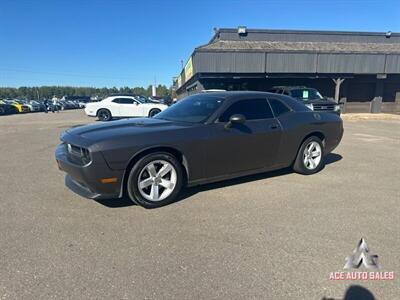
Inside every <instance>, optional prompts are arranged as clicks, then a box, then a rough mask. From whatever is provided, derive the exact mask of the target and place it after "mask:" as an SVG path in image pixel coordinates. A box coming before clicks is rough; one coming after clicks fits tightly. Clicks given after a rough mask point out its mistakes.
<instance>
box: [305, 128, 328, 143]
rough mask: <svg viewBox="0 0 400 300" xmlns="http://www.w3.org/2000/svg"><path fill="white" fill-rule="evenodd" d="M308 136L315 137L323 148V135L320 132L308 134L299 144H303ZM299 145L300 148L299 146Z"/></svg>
mask: <svg viewBox="0 0 400 300" xmlns="http://www.w3.org/2000/svg"><path fill="white" fill-rule="evenodd" d="M310 136H316V137H317V138H319V139H320V140H321V141H322V144H323V145H324V146H325V135H324V134H323V133H322V132H319V131H314V132H311V133H309V134H308V135H307V136H306V137H305V138H304V139H303V140H302V141H301V144H303V142H304V141H305V140H306V139H308V138H309V137H310ZM301 144H300V146H301Z"/></svg>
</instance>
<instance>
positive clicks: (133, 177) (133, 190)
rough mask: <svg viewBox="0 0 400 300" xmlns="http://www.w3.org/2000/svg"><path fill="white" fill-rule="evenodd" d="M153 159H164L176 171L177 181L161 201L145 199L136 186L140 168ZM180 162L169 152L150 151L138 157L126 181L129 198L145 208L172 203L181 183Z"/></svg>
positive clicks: (181, 170)
mask: <svg viewBox="0 0 400 300" xmlns="http://www.w3.org/2000/svg"><path fill="white" fill-rule="evenodd" d="M154 160H165V161H167V162H169V163H171V164H172V165H173V166H174V168H175V171H176V175H177V182H176V186H175V189H174V191H173V192H172V193H171V195H169V196H168V197H167V198H165V199H164V200H162V201H154V202H153V201H149V200H147V199H145V198H144V197H143V196H142V195H141V194H140V191H139V188H138V186H137V182H138V177H139V175H140V172H141V171H142V169H143V168H144V167H145V166H146V165H147V164H148V163H150V162H152V161H154ZM182 168H183V167H182V164H181V163H180V162H179V161H178V160H177V159H176V158H175V157H174V156H173V155H172V154H170V153H167V152H155V153H150V154H148V155H146V156H144V157H142V158H141V159H139V160H138V161H137V162H136V164H135V165H134V166H133V167H132V169H131V171H130V173H129V177H128V181H127V183H126V184H127V186H126V190H127V192H128V196H129V198H130V199H131V200H132V201H133V202H134V203H135V204H138V205H140V206H143V207H145V208H156V207H161V206H164V205H167V204H170V203H172V202H173V201H174V200H175V199H176V197H177V196H178V194H179V192H180V190H181V188H182V185H183V169H182Z"/></svg>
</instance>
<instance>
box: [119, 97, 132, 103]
mask: <svg viewBox="0 0 400 300" xmlns="http://www.w3.org/2000/svg"><path fill="white" fill-rule="evenodd" d="M119 103H121V104H133V103H135V100H133V99H129V98H119Z"/></svg>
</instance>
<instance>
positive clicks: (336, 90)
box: [332, 78, 344, 103]
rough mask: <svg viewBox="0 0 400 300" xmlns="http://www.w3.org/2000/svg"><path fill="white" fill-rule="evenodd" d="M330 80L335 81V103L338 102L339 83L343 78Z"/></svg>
mask: <svg viewBox="0 0 400 300" xmlns="http://www.w3.org/2000/svg"><path fill="white" fill-rule="evenodd" d="M332 80H333V82H334V83H335V101H336V103H339V95H340V85H341V84H342V83H343V81H344V78H336V79H332Z"/></svg>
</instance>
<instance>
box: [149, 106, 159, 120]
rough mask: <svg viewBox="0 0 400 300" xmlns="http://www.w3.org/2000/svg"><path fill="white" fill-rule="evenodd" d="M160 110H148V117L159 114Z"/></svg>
mask: <svg viewBox="0 0 400 300" xmlns="http://www.w3.org/2000/svg"><path fill="white" fill-rule="evenodd" d="M160 112H161V110H160V109H158V108H153V109H152V110H150V112H149V117H150V118H152V117H154V116H155V115H157V114H159V113H160Z"/></svg>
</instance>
